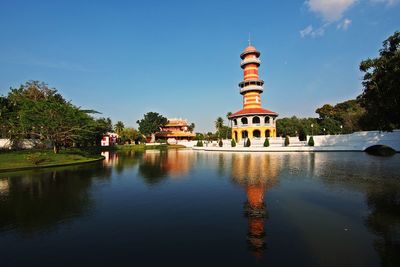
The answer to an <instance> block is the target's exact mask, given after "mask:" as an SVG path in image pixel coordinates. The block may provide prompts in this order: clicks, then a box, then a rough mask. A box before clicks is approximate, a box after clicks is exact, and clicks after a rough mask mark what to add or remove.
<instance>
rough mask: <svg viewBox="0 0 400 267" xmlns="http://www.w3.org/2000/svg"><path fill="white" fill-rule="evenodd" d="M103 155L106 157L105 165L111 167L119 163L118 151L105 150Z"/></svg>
mask: <svg viewBox="0 0 400 267" xmlns="http://www.w3.org/2000/svg"><path fill="white" fill-rule="evenodd" d="M101 155H102V156H103V157H104V160H103V161H102V162H103V166H105V167H110V166H115V165H117V164H118V158H119V157H118V153H115V152H112V151H103V152H101Z"/></svg>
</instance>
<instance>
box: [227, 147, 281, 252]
mask: <svg viewBox="0 0 400 267" xmlns="http://www.w3.org/2000/svg"><path fill="white" fill-rule="evenodd" d="M231 171H232V172H231V176H232V179H233V181H234V182H235V183H238V184H240V185H242V186H244V187H245V189H246V195H247V201H246V202H245V204H244V215H245V216H246V218H247V220H248V233H247V241H248V244H249V249H250V250H251V251H252V252H253V254H254V255H255V256H256V257H257V258H262V256H263V254H264V250H265V249H266V247H267V245H266V240H265V221H266V220H267V219H268V212H267V209H266V205H265V203H264V195H265V192H266V191H267V190H268V189H269V188H271V187H272V186H274V185H276V184H277V176H278V164H277V161H276V159H275V158H274V157H271V156H270V155H265V154H264V155H260V154H233V155H232V168H231Z"/></svg>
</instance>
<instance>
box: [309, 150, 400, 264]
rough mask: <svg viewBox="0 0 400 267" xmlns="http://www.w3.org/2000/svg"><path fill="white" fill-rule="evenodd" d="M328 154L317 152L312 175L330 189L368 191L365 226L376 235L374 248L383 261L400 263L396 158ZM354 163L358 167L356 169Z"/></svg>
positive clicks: (398, 194) (382, 262)
mask: <svg viewBox="0 0 400 267" xmlns="http://www.w3.org/2000/svg"><path fill="white" fill-rule="evenodd" d="M329 155H330V154H327V153H316V154H315V157H314V158H312V160H311V163H312V164H313V166H314V168H313V169H312V175H314V176H315V177H318V178H319V179H320V180H321V181H322V182H323V183H324V184H325V186H328V187H330V188H334V187H340V188H343V187H344V188H348V189H350V190H352V191H359V192H362V193H364V194H365V197H366V203H367V205H368V208H369V215H368V216H367V217H366V219H365V225H366V226H367V227H368V228H369V230H370V231H371V232H372V233H374V234H375V235H376V239H375V241H374V248H375V250H376V251H377V253H378V254H379V257H380V260H381V264H382V265H383V266H400V254H399V251H400V184H399V177H398V176H397V175H395V176H394V175H393V174H396V173H397V168H398V167H397V164H395V162H396V161H395V160H396V159H395V158H384V159H379V161H378V160H376V159H375V158H374V161H371V156H369V155H367V154H365V153H356V154H355V153H342V154H340V155H341V157H337V158H335V160H329V159H330V158H329ZM355 155H357V157H355ZM314 161H315V162H314ZM392 162H393V163H392ZM371 163H373V164H371ZM354 166H357V167H358V169H357V171H356V172H354V171H353V169H354Z"/></svg>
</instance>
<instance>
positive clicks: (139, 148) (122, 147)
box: [114, 144, 185, 151]
mask: <svg viewBox="0 0 400 267" xmlns="http://www.w3.org/2000/svg"><path fill="white" fill-rule="evenodd" d="M177 148H185V146H183V145H167V144H162V145H142V144H141V145H117V146H115V148H114V149H115V150H133V151H143V150H146V149H177Z"/></svg>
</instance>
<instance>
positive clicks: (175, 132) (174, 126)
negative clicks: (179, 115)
mask: <svg viewBox="0 0 400 267" xmlns="http://www.w3.org/2000/svg"><path fill="white" fill-rule="evenodd" d="M195 136H196V135H195V134H194V133H192V132H190V131H189V124H188V122H187V120H185V119H175V118H173V119H168V123H167V124H166V125H165V126H163V127H161V131H160V132H159V133H157V134H156V138H157V139H163V140H167V141H168V143H173V142H174V141H177V140H193V139H194V137H195Z"/></svg>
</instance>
